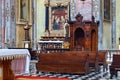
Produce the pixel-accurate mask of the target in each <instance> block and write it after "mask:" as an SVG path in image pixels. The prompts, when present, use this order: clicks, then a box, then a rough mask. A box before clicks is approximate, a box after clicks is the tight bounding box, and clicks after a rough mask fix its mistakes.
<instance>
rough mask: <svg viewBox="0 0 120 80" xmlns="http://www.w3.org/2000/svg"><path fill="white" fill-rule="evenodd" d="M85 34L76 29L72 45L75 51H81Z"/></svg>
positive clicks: (81, 30)
mask: <svg viewBox="0 0 120 80" xmlns="http://www.w3.org/2000/svg"><path fill="white" fill-rule="evenodd" d="M84 36H85V33H84V31H83V29H82V28H77V29H76V30H75V33H74V45H75V48H76V49H77V50H82V48H84V44H85V42H84V41H85V40H84V39H85V38H84Z"/></svg>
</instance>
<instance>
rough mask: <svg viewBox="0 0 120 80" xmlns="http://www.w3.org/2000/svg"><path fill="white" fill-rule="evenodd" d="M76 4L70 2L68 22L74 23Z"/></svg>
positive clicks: (72, 1)
mask: <svg viewBox="0 0 120 80" xmlns="http://www.w3.org/2000/svg"><path fill="white" fill-rule="evenodd" d="M75 5H76V3H75V0H70V14H69V15H70V20H71V21H75V16H76V6H75Z"/></svg>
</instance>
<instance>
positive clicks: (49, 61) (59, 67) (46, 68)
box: [36, 51, 89, 74]
mask: <svg viewBox="0 0 120 80" xmlns="http://www.w3.org/2000/svg"><path fill="white" fill-rule="evenodd" d="M36 68H37V70H38V71H41V72H55V73H57V72H58V73H71V74H87V73H88V72H89V66H88V55H87V54H86V52H81V51H68V52H63V53H44V54H39V61H38V63H37V64H36Z"/></svg>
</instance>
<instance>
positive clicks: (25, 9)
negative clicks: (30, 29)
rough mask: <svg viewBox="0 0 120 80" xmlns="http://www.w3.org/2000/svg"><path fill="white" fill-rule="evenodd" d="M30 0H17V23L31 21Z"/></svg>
mask: <svg viewBox="0 0 120 80" xmlns="http://www.w3.org/2000/svg"><path fill="white" fill-rule="evenodd" d="M31 7H32V0H18V9H17V12H18V17H17V23H18V24H25V23H26V21H29V23H31V22H32V20H31V19H32V8H31Z"/></svg>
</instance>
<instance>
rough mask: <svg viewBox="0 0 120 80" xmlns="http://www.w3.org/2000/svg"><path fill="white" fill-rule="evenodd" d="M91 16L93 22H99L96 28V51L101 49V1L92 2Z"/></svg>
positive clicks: (94, 0)
mask: <svg viewBox="0 0 120 80" xmlns="http://www.w3.org/2000/svg"><path fill="white" fill-rule="evenodd" d="M92 11H93V16H94V17H95V21H98V20H99V23H100V24H99V27H98V50H101V49H102V48H103V18H102V0H93V8H92Z"/></svg>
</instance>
